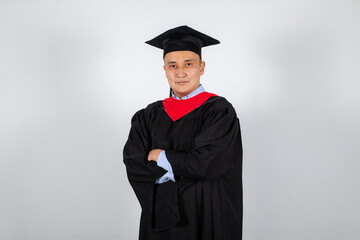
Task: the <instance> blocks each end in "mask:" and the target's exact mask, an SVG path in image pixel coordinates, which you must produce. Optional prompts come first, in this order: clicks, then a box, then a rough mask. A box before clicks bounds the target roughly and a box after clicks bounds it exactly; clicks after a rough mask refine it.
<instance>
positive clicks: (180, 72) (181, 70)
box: [176, 68, 186, 78]
mask: <svg viewBox="0 0 360 240" xmlns="http://www.w3.org/2000/svg"><path fill="white" fill-rule="evenodd" d="M176 76H177V77H178V78H183V77H186V73H185V72H184V70H183V69H182V68H179V69H178V71H177V73H176Z"/></svg>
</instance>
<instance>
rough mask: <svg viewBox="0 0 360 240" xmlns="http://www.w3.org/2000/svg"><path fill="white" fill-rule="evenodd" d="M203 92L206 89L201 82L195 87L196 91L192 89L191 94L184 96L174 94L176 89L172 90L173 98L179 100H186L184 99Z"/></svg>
mask: <svg viewBox="0 0 360 240" xmlns="http://www.w3.org/2000/svg"><path fill="white" fill-rule="evenodd" d="M202 92H205V89H204V87H203V86H202V85H201V84H200V86H199V87H198V88H197V89H195V90H194V91H192V92H191V93H190V94H188V95H186V96H184V97H183V98H179V97H178V96H176V95H175V94H174V91H171V95H172V96H173V98H175V99H177V100H184V99H188V98H191V97H193V96H195V95H197V94H199V93H202Z"/></svg>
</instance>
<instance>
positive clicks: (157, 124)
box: [123, 92, 243, 240]
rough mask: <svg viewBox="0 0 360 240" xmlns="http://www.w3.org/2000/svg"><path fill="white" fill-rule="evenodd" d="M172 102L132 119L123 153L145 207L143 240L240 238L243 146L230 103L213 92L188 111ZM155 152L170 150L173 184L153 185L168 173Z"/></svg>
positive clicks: (158, 103) (156, 105) (153, 105)
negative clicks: (151, 156) (152, 157)
mask: <svg viewBox="0 0 360 240" xmlns="http://www.w3.org/2000/svg"><path fill="white" fill-rule="evenodd" d="M206 93H207V92H205V95H206ZM201 95H202V94H198V95H196V96H194V97H192V98H197V96H201ZM169 99H170V98H169ZM169 99H165V100H160V101H156V102H154V103H151V104H149V105H148V106H147V107H146V108H144V109H141V110H139V111H137V112H136V113H135V114H134V115H133V117H132V119H131V129H130V132H129V136H128V140H127V142H126V144H125V146H124V149H123V159H124V164H125V165H126V171H127V176H128V179H129V182H130V184H131V187H132V188H133V190H134V192H135V194H136V197H137V199H138V200H139V203H140V205H141V208H142V212H141V218H140V229H139V240H184V239H186V240H240V239H242V219H243V196H242V193H243V191H242V143H241V134H240V124H239V119H238V118H237V115H236V112H235V110H234V108H233V106H232V105H231V103H229V102H228V101H227V100H226V99H225V98H224V97H221V96H217V95H212V96H210V97H208V98H207V99H206V100H205V102H203V103H201V104H200V105H199V106H198V107H196V108H195V109H192V110H190V111H189V110H185V112H184V111H180V110H181V109H176V107H178V106H177V104H176V103H175V105H171V104H169V105H166V104H165V103H166V100H169ZM190 99H191V98H190ZM172 100H175V99H172ZM175 101H184V102H183V103H185V101H187V100H175ZM164 106H165V107H164ZM179 112H180V115H179ZM174 119H176V120H174ZM157 148H158V149H163V150H165V155H166V157H167V159H168V161H169V162H170V164H171V166H172V169H173V172H174V176H175V182H173V181H168V182H165V183H162V184H155V181H156V179H158V178H159V177H161V176H162V175H164V174H165V173H166V170H164V169H163V168H161V167H158V166H157V163H156V162H155V161H148V160H147V156H148V153H149V152H150V151H151V150H152V149H157Z"/></svg>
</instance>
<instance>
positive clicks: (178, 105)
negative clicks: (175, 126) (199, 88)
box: [163, 92, 217, 122]
mask: <svg viewBox="0 0 360 240" xmlns="http://www.w3.org/2000/svg"><path fill="white" fill-rule="evenodd" d="M211 96H217V95H216V94H214V93H209V92H201V93H199V94H196V95H195V96H193V97H191V98H188V99H184V100H178V99H175V98H174V97H172V96H171V97H169V98H165V99H164V100H163V105H164V108H165V112H166V113H167V114H168V115H169V117H170V118H171V119H172V120H173V121H174V122H175V121H176V120H178V119H179V118H181V117H183V116H185V115H186V114H188V113H189V112H191V111H192V110H194V109H195V108H197V107H200V106H201V104H203V103H204V102H205V101H206V100H207V99H208V98H209V97H211Z"/></svg>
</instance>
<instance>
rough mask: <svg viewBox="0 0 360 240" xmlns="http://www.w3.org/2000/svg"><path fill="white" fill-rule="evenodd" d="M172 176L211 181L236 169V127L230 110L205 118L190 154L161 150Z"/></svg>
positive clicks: (238, 155)
mask: <svg viewBox="0 0 360 240" xmlns="http://www.w3.org/2000/svg"><path fill="white" fill-rule="evenodd" d="M165 154H166V157H167V159H168V161H169V162H170V164H171V166H172V169H173V173H174V174H175V175H179V176H183V177H188V178H197V179H211V178H215V177H218V176H220V175H222V174H224V173H226V172H227V171H228V169H229V168H230V167H237V166H238V163H239V162H240V161H238V160H239V158H242V144H241V133H240V124H239V120H238V118H237V116H236V113H235V110H234V109H233V108H224V109H220V110H216V111H214V112H212V113H211V114H208V115H207V118H206V120H205V122H204V124H203V128H202V130H201V132H200V134H199V135H197V136H196V137H195V139H194V147H193V149H191V150H190V151H179V150H165Z"/></svg>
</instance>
